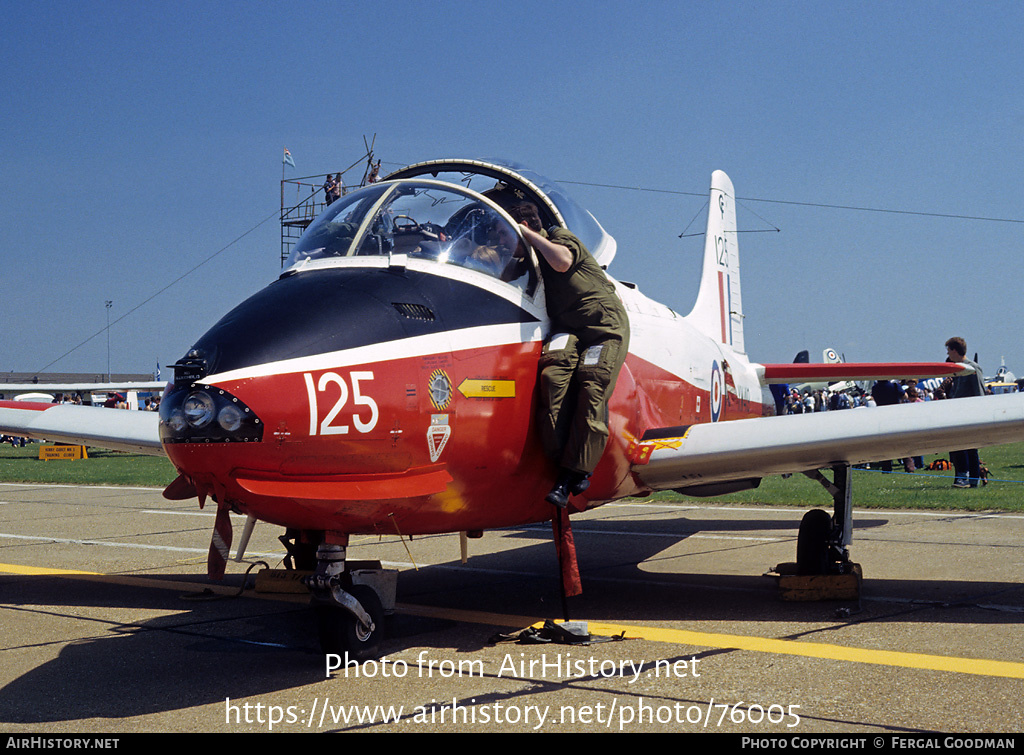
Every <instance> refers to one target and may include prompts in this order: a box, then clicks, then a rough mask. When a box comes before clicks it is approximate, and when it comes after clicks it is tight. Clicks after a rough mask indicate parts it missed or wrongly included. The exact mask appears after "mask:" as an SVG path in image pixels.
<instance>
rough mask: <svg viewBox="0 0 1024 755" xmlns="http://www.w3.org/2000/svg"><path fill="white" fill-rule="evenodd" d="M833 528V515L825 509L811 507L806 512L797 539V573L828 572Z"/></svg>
mask: <svg viewBox="0 0 1024 755" xmlns="http://www.w3.org/2000/svg"><path fill="white" fill-rule="evenodd" d="M831 530H832V517H831V516H830V515H829V513H828V512H827V511H825V510H824V509H811V510H810V511H808V512H807V513H806V514H804V518H803V519H801V520H800V531H799V533H798V534H797V539H796V571H797V574H804V575H808V574H827V573H828V571H829V569H828V566H829V544H828V538H829V534H830V532H831Z"/></svg>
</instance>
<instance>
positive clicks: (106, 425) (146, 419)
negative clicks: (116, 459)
mask: <svg viewBox="0 0 1024 755" xmlns="http://www.w3.org/2000/svg"><path fill="white" fill-rule="evenodd" d="M159 422H160V416H159V415H158V414H157V413H156V412H141V411H126V410H123V409H121V410H119V409H103V408H101V407H96V406H76V405H74V404H38V403H31V402H28V401H0V433H3V434H5V435H15V436H18V437H21V438H34V439H36V440H51V441H57V442H59V443H78V444H81V445H86V446H99V447H100V448H110V449H113V450H115V451H132V452H135V453H143V454H149V455H151V456H162V455H163V453H164V452H163V447H162V446H161V445H160V432H159V428H158V425H159Z"/></svg>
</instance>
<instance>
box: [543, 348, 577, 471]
mask: <svg viewBox="0 0 1024 755" xmlns="http://www.w3.org/2000/svg"><path fill="white" fill-rule="evenodd" d="M578 342H579V339H577V338H576V336H574V335H570V334H568V333H558V334H555V335H553V336H552V337H551V338H549V339H548V341H547V343H545V344H544V350H543V351H542V352H541V356H540V365H539V370H540V408H539V416H538V421H539V423H540V436H541V442H542V443H543V444H544V452H545V453H546V454H547V455H548V457H550V458H551V459H552V460H553V461H558V460H559V459H560V458H561V456H562V452H563V450H564V449H565V444H566V442H567V441H568V438H569V424H570V422H571V420H572V409H573V406H574V404H575V401H574V400H573V396H572V395H570V393H571V391H570V388H572V387H573V386H572V377H573V373H574V372H575V371H576V362H577V361H578V359H579V357H578V354H577V352H576V347H577V344H578Z"/></svg>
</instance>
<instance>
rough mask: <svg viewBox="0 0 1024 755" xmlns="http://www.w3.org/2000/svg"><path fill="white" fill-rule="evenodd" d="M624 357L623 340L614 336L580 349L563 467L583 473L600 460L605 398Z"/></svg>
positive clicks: (605, 433) (604, 438) (605, 428)
mask: <svg viewBox="0 0 1024 755" xmlns="http://www.w3.org/2000/svg"><path fill="white" fill-rule="evenodd" d="M625 358H626V344H625V343H624V342H623V341H622V340H621V339H619V338H617V337H612V338H609V339H607V340H605V341H601V342H599V343H595V344H590V345H589V346H587V347H586V348H583V349H581V354H580V360H579V364H578V365H577V367H576V375H575V381H576V385H577V386H578V388H579V396H578V398H577V402H576V412H575V414H574V416H573V422H572V428H571V430H570V432H569V442H568V443H567V444H566V447H565V453H564V454H563V455H562V466H563V467H564V468H566V469H568V470H570V471H572V472H576V473H577V474H580V475H584V476H586V475H589V474H590V473H591V472H593V471H594V467H596V466H597V463H598V462H599V461H600V460H601V455H602V454H603V453H604V447H605V445H606V444H607V442H608V399H610V398H611V395H612V391H613V389H614V388H615V381H616V380H617V379H618V376H619V371H620V369H621V368H622V363H623V361H625Z"/></svg>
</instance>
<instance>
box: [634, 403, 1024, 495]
mask: <svg viewBox="0 0 1024 755" xmlns="http://www.w3.org/2000/svg"><path fill="white" fill-rule="evenodd" d="M1020 440H1024V394H1007V395H1004V396H979V397H977V398H961V399H950V400H946V401H929V402H924V403H917V404H899V405H897V406H880V407H875V408H860V409H848V410H845V411H833V412H820V413H816V414H791V415H786V416H783V417H760V418H757V419H741V420H735V421H732V422H717V423H712V424H703V425H694V426H692V427H690V428H689V429H688V430H687V431H686V433H685V435H683V436H682V437H671V438H667V437H661V438H658V440H657V441H653V442H652V443H653V444H654V448H653V450H651V452H650V455H649V457H647V458H648V461H647V462H646V463H636V464H634V466H633V470H632V471H633V473H634V474H635V475H636V476H637V477H638V478H639V479H640V480H641V481H642V482H643V483H644V484H645V485H647V486H649V487H651V488H652V489H655V490H668V489H674V488H683V487H688V486H693V485H703V484H710V483H717V482H725V481H730V480H743V479H751V478H758V477H764V476H766V475H772V474H786V473H795V472H803V471H808V470H812V469H821V468H824V467H829V466H833V465H836V464H863V463H867V462H872V461H884V460H886V459H896V458H902V457H905V456H916V455H920V454H927V453H944V452H947V451H950V450H956V449H961V448H981V447H983V446H993V445H999V444H1001V443H1013V442H1016V441H1020Z"/></svg>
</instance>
